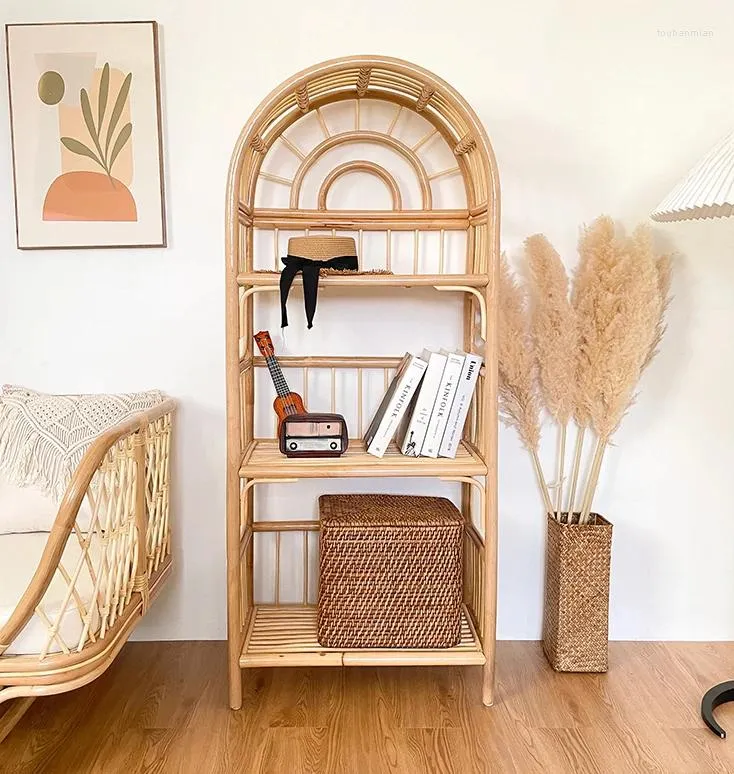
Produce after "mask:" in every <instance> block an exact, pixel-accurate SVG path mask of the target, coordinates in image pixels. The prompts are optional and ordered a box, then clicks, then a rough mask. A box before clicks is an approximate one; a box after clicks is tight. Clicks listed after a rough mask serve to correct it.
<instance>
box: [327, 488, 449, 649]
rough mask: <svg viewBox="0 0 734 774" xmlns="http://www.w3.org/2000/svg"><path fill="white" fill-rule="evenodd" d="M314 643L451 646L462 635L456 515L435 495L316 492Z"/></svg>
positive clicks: (407, 646)
mask: <svg viewBox="0 0 734 774" xmlns="http://www.w3.org/2000/svg"><path fill="white" fill-rule="evenodd" d="M319 510H320V513H321V547H320V578H319V610H318V641H319V643H320V644H321V645H323V646H324V647H327V648H450V647H452V646H454V645H456V644H457V643H458V642H459V639H460V636H461V604H462V560H463V553H462V552H463V540H462V536H463V529H464V525H463V519H462V516H461V514H460V513H459V511H458V510H457V508H456V507H455V506H454V505H453V504H452V503H451V502H450V501H449V500H446V499H445V498H442V497H412V496H402V495H323V496H322V497H320V498H319Z"/></svg>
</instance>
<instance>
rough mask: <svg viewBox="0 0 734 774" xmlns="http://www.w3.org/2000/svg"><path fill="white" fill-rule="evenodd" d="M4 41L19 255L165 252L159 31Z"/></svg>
mask: <svg viewBox="0 0 734 774" xmlns="http://www.w3.org/2000/svg"><path fill="white" fill-rule="evenodd" d="M5 32H6V44H7V61H8V83H9V93H10V121H11V133H12V140H13V170H14V178H15V215H16V230H17V237H18V247H19V248H21V249H38V248H71V247H77V248H79V247H165V245H166V222H165V220H166V219H165V197H164V186H163V152H162V141H161V116H160V78H159V67H158V27H157V24H156V23H155V22H103V23H82V24H9V25H7V26H6V28H5Z"/></svg>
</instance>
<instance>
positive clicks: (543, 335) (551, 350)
mask: <svg viewBox="0 0 734 774" xmlns="http://www.w3.org/2000/svg"><path fill="white" fill-rule="evenodd" d="M525 254H526V256H527V260H528V265H529V268H530V308H531V332H532V337H533V343H534V345H535V351H536V354H537V358H538V376H539V384H540V392H541V396H542V398H543V402H544V403H545V407H546V409H547V410H548V413H549V414H550V415H551V416H552V417H553V419H555V420H556V422H558V424H560V425H566V424H567V423H568V421H569V420H570V418H571V414H572V413H573V410H574V406H575V402H576V401H575V392H576V390H575V387H576V350H577V347H576V343H577V339H576V313H575V310H574V308H573V307H572V306H571V302H570V301H569V298H568V275H567V274H566V269H565V267H564V265H563V262H562V261H561V257H560V256H559V255H558V253H557V252H556V250H555V249H554V247H553V245H551V243H550V242H549V241H548V239H547V238H546V237H545V236H544V235H543V234H535V235H533V236H531V237H528V238H527V239H526V240H525Z"/></svg>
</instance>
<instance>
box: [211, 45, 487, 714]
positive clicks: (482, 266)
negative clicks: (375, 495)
mask: <svg viewBox="0 0 734 774" xmlns="http://www.w3.org/2000/svg"><path fill="white" fill-rule="evenodd" d="M366 100H379V101H381V102H388V103H391V104H392V105H393V107H394V116H393V118H392V120H391V121H390V122H389V123H388V125H387V126H386V127H385V128H384V130H381V131H375V130H373V129H367V128H362V125H361V121H360V110H361V108H362V106H363V105H366V104H367V103H366V102H365V101H366ZM344 101H349V102H350V104H351V103H353V104H354V127H353V128H352V129H350V130H348V131H338V132H333V131H331V129H330V128H329V126H328V125H327V122H326V121H325V120H324V116H323V109H325V108H326V107H327V106H329V105H332V104H333V103H336V102H344ZM404 111H409V112H412V113H417V114H419V115H420V116H421V117H423V118H424V119H425V120H426V121H427V122H428V124H429V125H430V129H429V131H428V133H427V134H426V135H425V136H424V137H422V138H421V139H420V140H418V141H417V142H415V143H413V144H412V145H409V144H406V143H405V142H402V141H401V140H399V139H397V138H396V137H395V136H394V133H393V130H394V128H395V125H396V123H397V122H398V121H399V119H400V117H401V115H402V114H403V112H404ZM307 115H314V116H315V117H316V119H317V120H318V124H319V125H320V127H321V130H322V132H323V141H322V142H319V143H318V144H317V145H316V147H314V148H313V150H311V151H310V152H308V153H306V152H304V151H303V150H301V149H300V148H298V147H297V146H296V145H295V144H293V143H292V142H291V141H290V140H289V139H288V137H287V135H286V134H285V132H286V130H287V129H289V127H291V126H292V125H293V124H294V123H295V122H296V121H298V120H299V119H301V118H303V117H304V116H307ZM434 138H438V139H439V140H441V141H443V142H445V143H447V144H448V147H449V148H450V149H451V153H452V156H453V159H454V161H455V163H453V164H452V165H451V166H449V167H447V168H445V169H441V170H437V171H433V172H432V173H430V174H429V172H428V170H427V169H426V167H425V165H424V164H423V163H422V161H421V158H420V156H419V152H420V148H421V146H424V145H426V144H427V143H429V142H431V141H433V140H434ZM276 141H279V142H280V143H281V144H282V145H283V146H284V147H285V148H286V149H288V150H289V151H290V152H291V153H292V155H293V156H294V162H295V164H296V168H297V171H296V172H295V174H294V175H293V176H292V177H290V178H288V177H283V176H280V175H276V174H274V173H273V172H272V171H270V170H265V169H263V161H264V159H265V158H266V156H267V154H268V152H269V151H270V149H271V148H272V147H273V145H274V143H276ZM354 143H360V144H361V145H364V144H365V143H367V144H376V145H380V146H382V147H385V148H387V149H389V150H390V151H391V152H393V153H395V154H397V155H398V156H400V158H401V159H402V160H403V161H404V163H405V164H407V165H408V166H409V167H410V168H412V169H413V170H414V173H415V177H416V180H417V186H418V190H419V191H420V198H419V200H420V207H416V208H413V209H405V208H404V205H403V201H402V197H401V192H400V189H399V186H398V184H397V183H396V180H395V179H394V176H393V175H391V174H390V172H389V171H388V170H387V169H385V168H383V167H382V166H380V165H379V164H377V163H374V162H372V161H367V160H363V159H354V160H349V161H346V162H343V161H342V162H341V163H340V164H337V165H336V166H335V167H334V168H333V169H332V170H331V171H330V172H329V173H328V174H327V175H326V176H325V177H324V178H323V180H322V182H321V185H320V187H319V188H318V196H317V198H316V203H315V206H313V207H311V208H305V207H304V202H303V201H302V190H301V189H302V184H303V181H304V178H305V177H306V176H307V175H308V174H309V172H312V171H313V169H314V168H315V165H317V163H318V162H319V160H323V159H324V158H325V157H326V154H328V153H329V151H330V150H331V149H333V148H335V147H349V145H350V144H354ZM401 163H402V162H401ZM353 172H360V173H362V174H365V173H366V174H369V175H372V176H374V177H375V178H377V179H379V180H380V181H381V182H382V183H383V184H384V186H385V187H386V189H387V191H388V193H389V195H390V199H391V202H392V208H391V209H385V210H328V209H327V199H328V196H329V191H330V189H331V188H332V186H334V185H336V184H337V183H338V181H340V180H342V181H343V179H344V178H345V177H346V176H347V175H350V174H351V173H353ZM454 176H455V177H457V178H460V179H461V180H463V189H464V192H465V197H466V206H465V207H464V208H461V209H439V208H435V207H434V195H433V191H434V187H435V185H436V181H438V180H442V179H445V178H448V177H454ZM264 181H265V182H264ZM266 183H267V184H273V185H275V186H280V187H282V188H283V189H284V191H285V190H286V189H288V193H287V199H285V201H287V202H288V204H289V206H283V207H265V206H259V205H258V206H256V203H257V200H256V193H257V191H258V186H259V185H265V184H266ZM279 230H282V231H287V232H288V233H293V232H298V233H302V234H303V233H306V234H307V233H309V231H317V230H318V231H319V232H323V231H324V230H325V231H327V232H329V231H330V232H331V233H333V234H336V233H340V232H347V231H348V232H351V233H355V234H357V235H358V238H359V242H360V249H361V246H362V245H361V242H362V236H363V234H364V233H366V232H376V231H377V232H382V233H384V234H385V235H386V245H387V248H386V256H385V264H386V265H385V268H387V269H390V268H391V261H394V258H392V257H391V245H392V237H393V235H394V234H396V233H399V232H406V231H407V232H412V233H413V234H414V240H413V244H414V259H413V271H412V272H409V273H406V272H403V273H399V274H398V273H385V274H353V275H344V276H328V277H324V278H322V280H321V285H322V287H323V288H324V291H325V292H324V293H323V294H322V295H323V296H324V297H327V296H328V295H329V294H334V293H338V292H339V287H345V286H346V287H355V286H360V287H370V288H372V289H373V291H374V292H384V293H390V292H392V291H391V288H393V287H405V288H410V287H418V286H422V287H433V288H435V289H436V290H438V291H450V292H453V293H462V294H464V313H463V328H464V330H463V346H464V349H467V350H468V349H474V350H475V351H476V350H477V348H478V347H481V348H483V354H484V359H485V365H484V367H483V369H482V375H481V378H480V382H479V388H478V390H477V393H476V395H475V400H474V404H473V408H472V411H471V413H470V418H469V421H468V422H467V426H466V428H465V431H464V440H463V442H462V445H461V448H460V450H459V453H458V454H457V456H456V458H455V459H442V458H439V459H428V458H413V457H405V456H402V455H401V454H400V453H399V452H398V451H397V450H396V449H394V450H392V451H388V453H387V454H386V455H385V457H384V458H382V459H377V458H375V457H372V456H370V455H368V454H367V453H366V452H365V450H364V446H363V444H362V443H361V441H360V440H359V439H358V438H355V439H354V440H353V441H352V442H351V444H350V449H349V451H348V452H347V454H346V455H345V456H343V457H341V458H338V459H322V460H318V459H317V460H314V459H306V460H303V459H286V458H284V457H282V456H281V455H280V454H279V453H278V451H277V446H276V444H275V442H274V440H273V439H272V438H259V437H256V435H255V431H254V424H255V416H254V412H255V409H254V407H255V369H258V368H262V367H263V366H264V365H265V363H264V361H263V360H262V358H259V357H256V356H255V353H254V352H253V341H252V334H253V304H254V298H255V296H256V294H259V293H267V292H272V291H275V290H277V287H278V279H279V278H278V273H277V260H278V249H279V240H278V232H279ZM258 231H268V232H273V233H274V245H275V248H274V254H273V256H272V258H271V259H270V260H272V261H273V262H274V264H275V266H274V269H275V270H273V271H271V272H264V271H256V262H255V239H254V235H255V233H256V232H258ZM452 231H463V232H465V234H466V250H465V252H466V265H465V268H464V271H463V272H461V273H459V272H454V273H446V272H445V263H444V242H445V235H446V234H447V233H448V232H452ZM429 232H431V233H433V235H434V236H435V233H436V232H438V234H439V247H438V253H439V255H438V271H437V272H435V273H430V274H429V273H423V272H419V271H418V253H419V242H420V240H421V239H422V238H423V237H424V235H426V234H427V233H429ZM498 255H499V180H498V175H497V167H496V162H495V159H494V155H493V152H492V148H491V146H490V143H489V140H488V138H487V135H486V133H485V131H484V128H483V127H482V124H481V122H480V121H479V119H478V118H477V116H476V114H475V113H474V111H473V110H472V109H471V107H470V106H469V105H468V104H467V103H466V101H465V100H464V99H463V98H462V97H461V96H460V95H459V94H458V93H457V92H456V91H455V90H454V89H453V88H452V87H451V86H449V84H447V83H446V82H445V81H443V80H441V79H440V78H438V77H437V76H435V75H433V74H432V73H430V72H428V71H426V70H424V69H422V68H420V67H418V66H416V65H413V64H410V63H408V62H405V61H402V60H399V59H393V58H387V57H374V56H356V57H348V58H344V59H338V60H332V61H328V62H324V63H322V64H319V65H316V66H314V67H312V68H309V69H308V70H304V71H303V72H300V73H298V74H296V75H294V76H293V77H292V78H290V79H289V80H288V81H286V82H285V83H283V84H282V85H281V86H279V87H278V88H277V89H275V90H274V91H273V92H271V94H270V95H269V96H268V97H267V98H266V99H265V100H264V101H263V102H262V103H261V104H260V106H259V107H258V108H257V109H256V110H255V112H254V114H253V115H252V117H251V118H250V120H249V121H248V123H247V125H246V126H245V127H244V129H243V130H242V133H241V135H240V138H239V140H238V142H237V145H236V147H235V149H234V153H233V156H232V163H231V167H230V172H229V180H228V188H227V224H226V329H227V334H226V335H227V349H226V358H227V586H228V641H229V656H228V664H229V685H230V705H231V706H232V708H235V709H236V708H239V707H240V706H241V703H242V672H241V670H242V669H243V668H245V667H268V666H316V665H325V666H335V665H339V666H352V665H354V666H358V665H380V664H384V665H444V664H445V665H457V664H467V665H469V664H475V665H478V664H481V665H483V675H484V677H483V692H482V695H483V701H484V703H485V704H487V705H489V704H491V703H492V702H493V692H494V661H495V619H496V575H497V451H496V449H497V348H496V324H495V323H496V287H497V282H496V276H497V269H498ZM271 265H272V264H271ZM332 288H335V289H333V290H332ZM437 301H438V302H440V298H439V299H437ZM321 303H328V298H326V300H322V301H321ZM364 303H369V300H366V301H364ZM393 354H399V353H393ZM398 361H399V358H398V357H369V358H365V357H356V356H355V357H288V358H282V359H281V362H282V365H283V366H284V368H292V369H302V370H303V373H304V380H305V384H308V374H309V371H312V370H315V369H330V370H331V373H332V407H333V409H335V410H337V411H338V410H339V409H340V407H339V406H338V405H336V406H334V405H333V404H334V402H335V392H334V387H333V384H334V377H333V374H334V372H335V370H336V369H351V370H353V371H354V372H355V373H356V375H357V383H358V385H359V388H358V389H359V395H360V398H359V411H360V417H359V424H360V425H361V424H362V416H361V411H362V406H361V390H362V374H363V372H364V371H365V370H366V369H382V370H384V371H385V372H386V373H387V372H388V371H389V369H392V368H394V367H395V365H396V364H397V362H398ZM271 397H272V396H271V395H267V396H263V398H264V399H267V400H270V399H271ZM360 429H361V428H360ZM354 435H358V434H357V433H355V434H354ZM429 476H435V477H438V478H440V479H443V480H448V481H454V482H459V483H460V485H461V491H462V495H461V506H462V510H463V513H464V515H465V519H466V529H465V578H464V587H465V591H464V601H465V613H464V621H463V626H462V640H461V643H460V644H459V645H458V646H456V647H455V648H451V649H448V650H395V651H389V650H374V651H369V650H367V651H364V650H363V651H349V650H329V649H325V648H322V647H320V646H319V645H318V643H317V642H316V614H315V608H314V607H313V606H312V605H310V604H309V602H310V592H309V569H308V564H309V551H310V547H312V545H313V540H312V539H311V540H309V536H310V535H311V533H313V532H315V531H317V530H318V523H317V522H315V521H277V522H276V521H262V520H258V519H256V518H255V514H254V496H253V495H254V489H255V487H256V486H257V485H258V484H263V483H282V484H286V483H291V482H293V481H298V480H300V479H312V478H333V477H381V478H382V477H429ZM477 503H478V517H479V518H478V519H477V518H474V519H473V514H472V509H473V508H475V507H476V504H477ZM475 515H476V513H475ZM475 522H478V525H479V528H477V526H475ZM262 532H270V533H274V535H275V580H274V583H275V591H274V601H275V604H267V605H262V604H258V603H257V600H256V599H255V598H254V594H253V572H254V550H253V544H254V542H255V536H256V535H257V533H262ZM285 532H290V533H292V532H298V533H301V534H302V535H303V575H304V578H303V598H302V604H298V605H292V604H289V605H285V604H280V596H279V584H280V550H281V549H280V540H281V535H282V534H283V533H285ZM311 550H312V548H311ZM312 558H313V557H311V559H312Z"/></svg>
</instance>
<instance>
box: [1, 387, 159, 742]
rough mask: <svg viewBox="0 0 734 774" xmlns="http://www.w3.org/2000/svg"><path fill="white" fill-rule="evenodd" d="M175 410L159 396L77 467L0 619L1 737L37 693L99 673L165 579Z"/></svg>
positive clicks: (69, 686) (77, 684)
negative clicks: (13, 601) (20, 588)
mask: <svg viewBox="0 0 734 774" xmlns="http://www.w3.org/2000/svg"><path fill="white" fill-rule="evenodd" d="M173 410H174V403H173V401H171V400H166V401H165V402H163V403H161V404H159V405H158V406H156V407H155V408H153V409H150V410H148V411H146V412H144V413H140V414H136V415H135V416H133V417H132V418H130V419H129V420H127V421H124V422H122V423H120V424H118V425H117V426H115V427H113V428H112V429H110V430H108V431H107V432H105V433H104V434H102V435H101V436H100V437H99V438H97V439H96V440H95V441H94V443H93V444H92V445H91V446H90V447H89V449H88V450H87V452H86V453H85V455H84V457H83V458H82V461H81V463H80V464H79V466H78V468H77V469H76V472H75V474H74V476H73V478H72V480H71V482H70V484H69V486H68V488H67V490H66V493H65V495H64V497H63V499H62V501H61V504H60V506H59V510H58V514H57V516H56V519H55V521H54V524H53V527H52V529H51V531H50V532H49V533H48V536H47V538H46V536H45V535H44V536H42V539H44V540H45V541H46V542H45V547H44V548H43V551H42V554H41V558H40V561H38V564H37V567H36V568H35V572H34V573H33V575H32V578H31V580H30V582H29V583H28V585H27V587H26V588H25V591H24V592H23V593H22V595H21V596H20V599H19V600H18V602H17V605H16V606H15V609H14V610H13V612H12V613H11V614H10V617H9V618H8V619H7V621H6V622H5V624H4V625H3V626H0V742H1V741H2V740H3V739H4V738H5V737H6V736H7V734H8V733H9V732H10V731H11V730H12V728H13V727H14V726H15V725H16V723H17V722H18V721H19V720H20V718H21V717H22V716H23V714H24V713H25V712H26V710H27V709H28V708H29V707H30V705H31V704H32V703H33V701H34V700H35V698H36V697H38V696H49V695H52V694H56V693H64V692H65V691H71V690H73V689H75V688H79V687H81V686H83V685H86V684H87V683H89V682H91V681H92V680H94V679H96V678H97V677H99V676H100V675H101V674H102V673H103V672H104V671H105V670H106V669H107V667H109V666H110V664H111V663H112V661H113V660H114V658H115V656H116V655H117V654H118V653H119V651H120V649H121V648H122V646H123V645H124V643H125V642H126V641H127V639H128V637H129V636H130V634H131V632H132V631H133V629H134V628H135V626H136V625H137V623H138V622H139V621H140V619H141V618H142V617H143V616H144V615H145V614H146V612H147V610H148V607H149V605H150V603H151V601H152V600H153V599H154V598H155V597H156V596H157V594H158V593H159V592H160V590H161V588H162V586H163V584H164V583H165V581H166V579H167V577H168V575H169V573H170V570H171V544H170V523H169V452H170V439H171V423H172V414H173ZM85 501H86V503H87V504H88V507H84V508H82V504H83V503H85ZM17 537H18V536H16V535H0V541H3V540H9V539H17ZM0 569H2V568H0ZM30 571H32V568H31V569H30V570H29V573H28V574H30ZM6 582H7V580H6Z"/></svg>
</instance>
